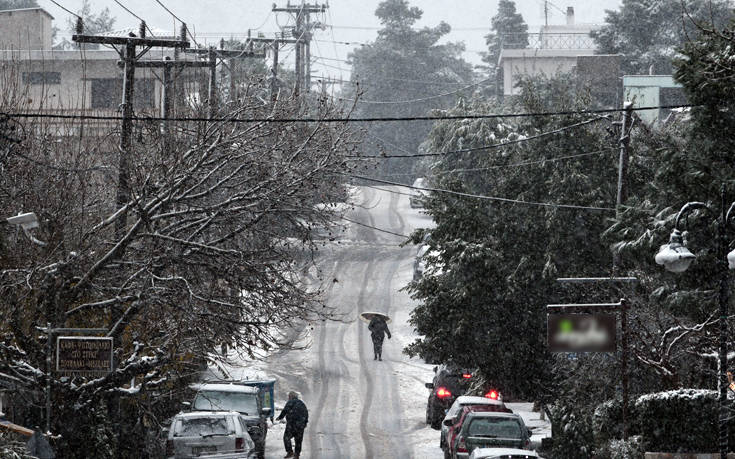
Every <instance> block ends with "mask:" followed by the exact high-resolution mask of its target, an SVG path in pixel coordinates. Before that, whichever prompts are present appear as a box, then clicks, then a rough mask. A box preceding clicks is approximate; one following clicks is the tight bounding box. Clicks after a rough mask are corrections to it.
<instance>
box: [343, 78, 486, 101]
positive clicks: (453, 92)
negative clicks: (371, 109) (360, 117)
mask: <svg viewBox="0 0 735 459" xmlns="http://www.w3.org/2000/svg"><path fill="white" fill-rule="evenodd" d="M488 81H490V78H486V79H484V80H482V81H478V82H477V83H472V84H471V85H468V86H465V87H462V88H459V89H455V90H454V91H450V92H446V93H444V94H437V95H434V96H428V97H422V98H419V99H409V100H365V99H348V98H344V97H338V98H337V100H343V101H347V102H357V103H358V104H372V105H395V104H412V103H415V102H425V101H427V100H432V99H439V98H440V97H446V96H451V95H452V94H457V93H458V92H462V91H466V90H467V89H470V88H474V87H475V86H480V85H481V84H484V83H487V82H488Z"/></svg>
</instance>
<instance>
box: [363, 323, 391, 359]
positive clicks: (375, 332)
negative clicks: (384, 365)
mask: <svg viewBox="0 0 735 459" xmlns="http://www.w3.org/2000/svg"><path fill="white" fill-rule="evenodd" d="M368 330H370V337H371V338H372V339H373V352H374V353H375V356H374V357H373V360H383V339H385V335H388V339H390V330H388V323H387V322H386V321H385V319H384V318H383V317H381V316H377V315H376V316H373V318H372V319H370V324H368Z"/></svg>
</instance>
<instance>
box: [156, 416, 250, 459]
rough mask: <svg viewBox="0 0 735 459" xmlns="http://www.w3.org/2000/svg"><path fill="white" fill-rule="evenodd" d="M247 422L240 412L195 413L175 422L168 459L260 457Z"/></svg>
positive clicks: (177, 418)
mask: <svg viewBox="0 0 735 459" xmlns="http://www.w3.org/2000/svg"><path fill="white" fill-rule="evenodd" d="M256 455H257V452H256V450H255V443H253V440H251V439H250V435H249V434H248V427H247V425H246V424H245V421H244V420H243V419H242V418H241V417H240V413H238V412H236V411H191V412H184V413H179V414H177V415H176V416H174V419H173V421H171V427H170V428H169V431H168V438H167V440H166V457H167V458H169V459H180V458H190V457H198V458H203V457H217V458H232V459H235V458H243V459H250V458H254V457H256Z"/></svg>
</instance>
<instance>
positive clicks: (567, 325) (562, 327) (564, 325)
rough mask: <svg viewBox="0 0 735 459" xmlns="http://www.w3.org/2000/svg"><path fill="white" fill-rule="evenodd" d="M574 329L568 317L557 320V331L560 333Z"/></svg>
mask: <svg viewBox="0 0 735 459" xmlns="http://www.w3.org/2000/svg"><path fill="white" fill-rule="evenodd" d="M572 330H574V324H572V321H571V320H569V319H564V320H562V321H560V322H559V331H560V332H562V333H569V332H571V331H572Z"/></svg>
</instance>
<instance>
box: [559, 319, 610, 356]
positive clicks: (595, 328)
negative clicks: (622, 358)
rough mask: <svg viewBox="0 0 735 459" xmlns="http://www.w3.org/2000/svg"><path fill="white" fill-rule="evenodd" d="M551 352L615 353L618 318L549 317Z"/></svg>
mask: <svg viewBox="0 0 735 459" xmlns="http://www.w3.org/2000/svg"><path fill="white" fill-rule="evenodd" d="M546 317H547V329H546V330H547V332H546V333H547V340H548V344H549V351H551V352H615V349H616V344H617V343H616V334H617V331H616V324H617V320H616V317H615V314H599V313H595V314H547V316H546Z"/></svg>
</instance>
